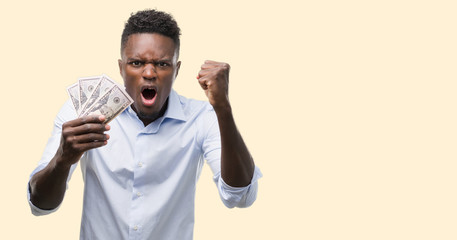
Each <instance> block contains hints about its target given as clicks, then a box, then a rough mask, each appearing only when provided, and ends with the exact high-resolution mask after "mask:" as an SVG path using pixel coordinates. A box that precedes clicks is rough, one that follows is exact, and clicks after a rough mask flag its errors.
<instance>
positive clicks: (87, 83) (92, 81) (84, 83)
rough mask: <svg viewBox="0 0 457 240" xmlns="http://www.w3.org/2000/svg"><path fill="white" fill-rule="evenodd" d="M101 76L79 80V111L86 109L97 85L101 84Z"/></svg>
mask: <svg viewBox="0 0 457 240" xmlns="http://www.w3.org/2000/svg"><path fill="white" fill-rule="evenodd" d="M100 79H101V76H95V77H85V78H80V79H78V84H79V109H80V113H81V110H82V109H84V107H85V106H86V103H87V100H88V99H89V98H90V96H91V95H92V92H93V91H94V89H95V87H96V86H97V84H98V83H99V82H100Z"/></svg>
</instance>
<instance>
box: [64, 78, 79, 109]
mask: <svg viewBox="0 0 457 240" xmlns="http://www.w3.org/2000/svg"><path fill="white" fill-rule="evenodd" d="M67 92H68V95H70V99H71V103H73V107H74V108H75V110H76V113H77V114H78V115H79V113H80V111H79V110H80V108H79V83H74V84H73V85H71V86H69V87H68V88H67Z"/></svg>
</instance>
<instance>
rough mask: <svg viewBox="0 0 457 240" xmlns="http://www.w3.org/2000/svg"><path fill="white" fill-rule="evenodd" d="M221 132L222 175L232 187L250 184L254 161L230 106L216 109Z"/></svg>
mask: <svg viewBox="0 0 457 240" xmlns="http://www.w3.org/2000/svg"><path fill="white" fill-rule="evenodd" d="M215 111H216V115H217V119H218V123H219V130H220V134H221V148H222V149H221V176H222V179H223V180H224V182H225V183H227V184H228V185H230V186H232V187H244V186H247V185H249V184H250V182H251V179H252V176H253V174H254V168H255V165H254V161H253V159H252V157H251V154H250V153H249V150H248V148H247V147H246V144H245V143H244V141H243V138H242V137H241V134H240V133H239V131H238V129H237V127H236V124H235V120H234V118H233V114H232V110H231V107H230V106H227V107H224V108H219V109H215Z"/></svg>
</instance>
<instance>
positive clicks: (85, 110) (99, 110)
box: [67, 74, 133, 123]
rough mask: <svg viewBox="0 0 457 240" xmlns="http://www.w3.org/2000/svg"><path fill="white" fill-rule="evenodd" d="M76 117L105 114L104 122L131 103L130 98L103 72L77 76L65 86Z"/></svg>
mask: <svg viewBox="0 0 457 240" xmlns="http://www.w3.org/2000/svg"><path fill="white" fill-rule="evenodd" d="M67 92H68V94H69V95H70V99H71V102H72V103H73V106H74V107H75V110H76V113H77V115H78V117H83V116H87V115H91V114H100V115H105V117H106V120H105V123H108V122H110V121H111V120H113V119H114V118H115V117H116V116H117V115H119V114H120V113H121V112H122V111H124V110H125V109H126V108H127V107H128V106H129V105H130V104H132V103H133V100H132V98H131V97H130V96H129V94H128V93H127V92H126V91H125V89H124V87H121V86H119V85H118V84H117V83H116V82H114V81H113V80H112V79H111V78H109V77H108V76H106V75H105V74H103V75H101V76H94V77H85V78H79V79H78V82H76V83H74V84H73V85H71V86H70V87H68V88H67Z"/></svg>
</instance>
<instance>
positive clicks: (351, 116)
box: [0, 0, 457, 240]
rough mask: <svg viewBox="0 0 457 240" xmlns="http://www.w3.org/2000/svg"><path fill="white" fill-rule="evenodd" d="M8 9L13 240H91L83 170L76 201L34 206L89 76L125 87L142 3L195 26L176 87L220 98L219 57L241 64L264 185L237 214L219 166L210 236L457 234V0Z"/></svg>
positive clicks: (7, 221)
mask: <svg viewBox="0 0 457 240" xmlns="http://www.w3.org/2000/svg"><path fill="white" fill-rule="evenodd" d="M64 2H65V1H15V2H11V3H8V4H5V3H3V2H2V3H0V9H1V10H0V13H1V14H0V29H1V31H2V33H1V38H0V41H1V44H0V53H1V55H0V61H1V62H0V63H1V64H0V66H1V79H2V84H1V94H0V98H1V102H2V103H3V111H2V112H3V113H2V118H1V134H2V137H1V141H2V143H1V149H2V162H3V165H2V168H1V169H2V171H1V174H0V180H1V181H0V182H1V190H2V197H1V200H0V201H1V207H2V211H1V212H2V214H1V221H2V222H1V225H2V231H1V232H0V238H1V239H30V238H32V237H35V238H37V239H78V238H79V226H80V217H81V204H82V177H81V173H80V170H79V169H78V171H77V172H76V173H75V175H74V177H73V179H72V181H71V183H70V189H69V191H68V192H67V196H66V198H65V201H64V203H63V205H62V207H61V209H60V210H59V211H58V212H57V213H55V214H52V215H49V216H45V217H34V216H32V215H31V213H30V210H29V207H28V204H27V202H26V185H27V181H28V175H29V174H30V172H31V171H32V170H33V169H34V168H35V166H36V164H37V162H38V160H39V158H40V156H41V153H42V151H43V148H44V146H45V144H46V141H47V138H48V137H49V135H50V131H51V128H52V121H53V119H54V117H55V115H56V113H57V111H58V109H59V108H60V107H61V105H62V104H63V102H64V101H65V100H66V99H67V95H66V91H65V89H66V87H67V86H68V85H70V84H72V83H73V82H75V81H76V80H77V78H78V77H84V76H90V75H98V74H101V73H105V74H107V75H109V76H111V77H112V78H114V79H116V80H117V81H119V82H121V81H122V80H121V78H120V76H119V73H118V67H117V59H118V58H119V42H120V35H121V31H122V28H123V24H124V22H125V21H126V20H127V18H128V17H129V15H130V13H131V12H134V11H137V10H142V9H144V8H158V9H160V10H164V11H167V12H171V13H172V14H173V15H174V16H175V18H176V19H177V21H178V23H179V24H180V27H181V29H182V47H181V49H182V50H181V61H182V62H183V63H182V68H181V72H180V74H179V77H178V79H177V81H176V83H175V89H176V90H177V91H178V92H179V93H180V94H182V95H185V96H188V97H192V98H197V99H205V96H204V94H203V92H202V91H201V90H200V88H199V86H198V84H197V82H196V80H195V75H196V73H197V71H198V69H199V66H200V64H201V63H202V62H203V61H204V60H205V59H213V60H219V61H226V62H229V63H230V64H231V65H232V71H231V92H230V96H231V100H232V104H233V108H234V113H235V118H236V121H237V123H238V126H239V128H240V130H241V132H242V133H243V136H244V138H245V141H246V142H247V144H248V146H249V148H250V150H251V153H252V154H253V156H254V157H255V160H256V163H257V165H258V166H259V167H260V168H261V170H262V172H263V174H264V178H262V179H261V180H260V190H259V195H258V200H257V202H256V203H255V204H254V206H252V207H251V208H249V209H234V210H229V209H226V208H225V207H224V206H223V204H222V203H221V202H220V200H219V197H218V194H217V191H216V188H215V186H214V184H213V182H212V180H211V174H210V170H209V168H208V167H207V166H205V168H204V172H203V175H202V176H201V178H200V182H199V184H198V189H197V191H198V192H197V204H196V224H195V239H197V240H200V239H351V240H354V239H364V240H365V239H457V230H456V225H457V207H456V206H457V194H456V180H457V174H456V167H457V163H456V160H457V158H456V157H457V153H456V143H457V140H456V139H457V128H456V122H457V121H456V120H457V114H456V108H455V103H456V101H457V99H456V94H455V90H456V89H457V82H456V80H457V73H456V72H457V71H456V64H457V57H456V56H457V47H456V43H457V34H456V27H457V26H456V25H457V15H456V10H457V5H456V4H455V3H454V1H436V0H435V1H399V0H398V1H354V0H351V1H336V0H328V1H298V0H297V1H292V0H282V1H260V0H258V1H245V0H244V1H241V0H240V1H234V0H232V1H210V0H208V1H203V0H193V1H151V0H150V1H129V3H127V1H123V3H115V2H114V1H104V2H100V1H73V2H71V3H64Z"/></svg>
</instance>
